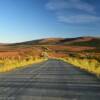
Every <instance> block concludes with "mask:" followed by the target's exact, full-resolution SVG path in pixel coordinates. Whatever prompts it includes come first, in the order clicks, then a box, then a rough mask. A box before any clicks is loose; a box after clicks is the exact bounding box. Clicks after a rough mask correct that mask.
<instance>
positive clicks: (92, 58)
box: [0, 37, 100, 76]
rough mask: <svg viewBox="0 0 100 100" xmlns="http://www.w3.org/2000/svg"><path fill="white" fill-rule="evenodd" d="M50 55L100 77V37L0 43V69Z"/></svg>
mask: <svg viewBox="0 0 100 100" xmlns="http://www.w3.org/2000/svg"><path fill="white" fill-rule="evenodd" d="M49 58H55V59H61V60H64V61H66V62H68V63H71V64H73V65H75V66H76V67H79V68H81V69H84V70H86V71H88V72H90V73H94V74H96V75H97V76H100V38H94V37H78V38H68V39H64V38H47V39H40V40H34V41H27V42H22V43H14V44H2V45H0V72H6V71H11V70H14V69H16V68H20V67H25V65H29V64H33V63H39V62H42V61H45V60H47V59H49Z"/></svg>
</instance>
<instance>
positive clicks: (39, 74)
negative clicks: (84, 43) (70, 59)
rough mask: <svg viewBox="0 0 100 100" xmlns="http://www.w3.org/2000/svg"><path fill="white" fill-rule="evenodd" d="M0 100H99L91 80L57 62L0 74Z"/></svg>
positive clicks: (97, 83)
mask: <svg viewBox="0 0 100 100" xmlns="http://www.w3.org/2000/svg"><path fill="white" fill-rule="evenodd" d="M0 100H100V81H99V79H97V78H96V77H95V76H93V75H91V74H89V73H87V72H85V71H82V70H80V69H77V68H75V67H74V66H72V65H71V64H67V63H65V62H63V61H59V60H48V61H46V62H43V63H40V64H34V65H30V66H29V67H27V68H21V69H17V70H15V71H12V72H9V73H5V74H0Z"/></svg>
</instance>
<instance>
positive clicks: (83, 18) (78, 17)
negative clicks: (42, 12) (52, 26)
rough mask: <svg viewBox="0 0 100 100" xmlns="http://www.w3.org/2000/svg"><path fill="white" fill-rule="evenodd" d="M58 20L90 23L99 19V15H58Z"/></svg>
mask: <svg viewBox="0 0 100 100" xmlns="http://www.w3.org/2000/svg"><path fill="white" fill-rule="evenodd" d="M58 20H59V21H60V22H64V23H91V22H97V21H100V17H97V16H93V15H75V16H58Z"/></svg>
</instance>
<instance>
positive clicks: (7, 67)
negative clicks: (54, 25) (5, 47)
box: [0, 48, 47, 72]
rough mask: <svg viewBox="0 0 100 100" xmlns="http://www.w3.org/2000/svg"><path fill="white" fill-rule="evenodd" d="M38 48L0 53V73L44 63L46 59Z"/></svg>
mask: <svg viewBox="0 0 100 100" xmlns="http://www.w3.org/2000/svg"><path fill="white" fill-rule="evenodd" d="M42 52H43V51H42V50H40V49H38V48H29V49H27V48H25V49H22V50H21V49H20V50H16V51H11V50H10V51H2V52H0V72H8V71H11V70H14V69H16V68H22V67H28V66H27V65H30V64H35V63H40V62H43V61H46V60H47V58H46V57H45V56H44V55H43V54H42Z"/></svg>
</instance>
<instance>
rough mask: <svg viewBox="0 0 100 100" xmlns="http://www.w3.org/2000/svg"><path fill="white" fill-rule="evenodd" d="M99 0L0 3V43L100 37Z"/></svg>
mask: <svg viewBox="0 0 100 100" xmlns="http://www.w3.org/2000/svg"><path fill="white" fill-rule="evenodd" d="M99 4H100V0H0V42H2V43H8V42H9V43H13V42H22V41H29V40H34V39H40V38H49V37H64V38H70V37H79V36H95V37H100V28H99V27H100V5H99Z"/></svg>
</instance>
